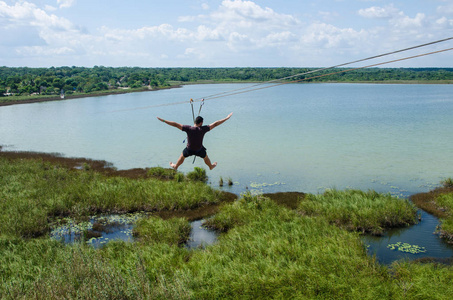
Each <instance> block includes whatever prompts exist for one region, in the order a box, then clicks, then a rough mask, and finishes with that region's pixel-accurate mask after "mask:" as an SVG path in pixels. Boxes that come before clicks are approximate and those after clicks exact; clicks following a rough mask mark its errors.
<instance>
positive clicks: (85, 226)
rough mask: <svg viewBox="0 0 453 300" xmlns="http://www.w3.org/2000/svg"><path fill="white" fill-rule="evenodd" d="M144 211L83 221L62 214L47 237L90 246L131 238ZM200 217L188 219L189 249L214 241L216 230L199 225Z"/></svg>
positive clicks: (129, 240) (215, 239) (94, 217)
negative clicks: (62, 216) (190, 228)
mask: <svg viewBox="0 0 453 300" xmlns="http://www.w3.org/2000/svg"><path fill="white" fill-rule="evenodd" d="M146 216H147V215H146V214H145V213H134V214H123V215H118V214H116V215H102V216H92V217H90V218H89V219H88V220H86V221H75V220H74V219H71V218H63V219H60V220H59V221H58V223H59V224H60V225H58V226H57V225H55V226H53V229H52V230H51V233H50V237H51V238H53V239H56V240H59V241H62V242H64V243H65V244H71V243H74V242H81V241H86V243H87V244H90V245H92V246H93V247H94V248H101V247H103V246H104V245H105V244H107V243H108V242H109V241H113V240H122V241H125V242H134V237H133V235H132V230H133V228H134V226H135V223H136V222H137V220H138V219H140V218H143V217H146ZM203 221H204V220H197V221H193V222H191V223H190V225H191V227H192V230H191V232H190V236H189V240H188V241H187V242H186V244H185V245H186V247H187V248H189V249H199V248H204V247H205V246H207V245H210V244H213V243H215V242H216V241H217V233H216V232H215V231H213V230H209V229H207V228H204V227H202V223H203Z"/></svg>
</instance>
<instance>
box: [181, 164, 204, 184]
mask: <svg viewBox="0 0 453 300" xmlns="http://www.w3.org/2000/svg"><path fill="white" fill-rule="evenodd" d="M186 177H187V179H188V180H189V181H195V182H196V181H200V182H207V181H208V176H207V175H206V170H205V169H203V168H199V167H195V168H194V170H193V171H192V172H189V173H187V174H186Z"/></svg>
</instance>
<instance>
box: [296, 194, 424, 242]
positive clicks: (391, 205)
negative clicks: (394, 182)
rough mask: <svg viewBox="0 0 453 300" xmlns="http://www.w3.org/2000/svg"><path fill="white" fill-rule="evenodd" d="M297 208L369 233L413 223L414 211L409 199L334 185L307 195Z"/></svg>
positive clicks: (310, 214)
mask: <svg viewBox="0 0 453 300" xmlns="http://www.w3.org/2000/svg"><path fill="white" fill-rule="evenodd" d="M298 209H299V210H300V211H301V212H302V213H304V214H306V215H309V216H322V217H324V218H326V219H327V220H329V222H330V223H331V224H336V225H338V226H341V227H343V228H346V229H348V230H352V231H361V232H369V233H372V234H381V233H382V232H383V229H384V228H391V227H399V226H407V225H410V224H414V223H415V222H416V212H417V209H416V208H415V206H414V205H413V204H412V203H411V202H409V201H407V200H403V199H398V198H394V197H392V196H390V195H389V194H380V193H377V192H374V191H368V192H363V191H357V190H346V191H338V190H335V189H333V190H327V191H325V192H324V194H322V195H312V194H309V195H307V196H306V197H305V200H304V201H301V203H300V204H299V208H298Z"/></svg>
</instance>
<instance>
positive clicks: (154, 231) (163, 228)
mask: <svg viewBox="0 0 453 300" xmlns="http://www.w3.org/2000/svg"><path fill="white" fill-rule="evenodd" d="M190 230H191V226H190V224H189V222H188V221H187V220H186V219H185V218H171V219H169V220H163V219H161V218H158V217H149V218H142V219H139V220H138V221H137V224H136V227H135V228H134V230H133V235H134V236H135V237H137V238H138V239H139V241H140V242H142V243H148V244H149V243H166V244H170V245H181V244H183V243H185V242H186V241H187V239H188V238H189V235H190Z"/></svg>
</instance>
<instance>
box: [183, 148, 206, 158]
mask: <svg viewBox="0 0 453 300" xmlns="http://www.w3.org/2000/svg"><path fill="white" fill-rule="evenodd" d="M182 155H183V156H184V157H189V156H192V155H196V156H199V157H201V158H205V157H206V148H205V147H202V148H201V149H200V150H198V151H194V150H192V149H189V148H187V147H186V148H184V150H183V151H182Z"/></svg>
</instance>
